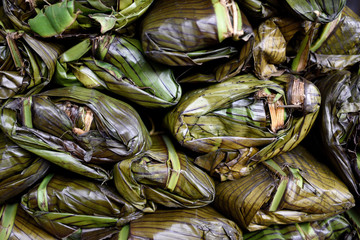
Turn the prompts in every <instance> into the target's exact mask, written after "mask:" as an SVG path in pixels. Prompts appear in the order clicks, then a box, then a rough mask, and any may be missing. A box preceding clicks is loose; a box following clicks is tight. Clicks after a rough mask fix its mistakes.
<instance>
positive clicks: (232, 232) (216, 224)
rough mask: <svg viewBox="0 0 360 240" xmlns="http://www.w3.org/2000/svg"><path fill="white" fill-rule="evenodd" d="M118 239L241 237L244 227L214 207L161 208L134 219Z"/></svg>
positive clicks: (117, 236) (114, 237) (113, 239)
mask: <svg viewBox="0 0 360 240" xmlns="http://www.w3.org/2000/svg"><path fill="white" fill-rule="evenodd" d="M115 239H188V240H195V239H214V240H215V239H229V240H230V239H231V240H237V239H242V231H241V229H240V228H239V227H238V226H237V225H236V224H235V223H234V222H233V221H231V220H229V219H227V218H225V217H224V216H222V215H221V214H220V213H218V212H217V211H215V210H214V209H213V208H212V207H210V206H206V207H200V208H195V209H166V210H165V209H162V210H157V211H156V212H154V213H151V214H145V215H144V216H143V217H141V218H138V219H136V220H134V221H131V222H130V223H129V225H127V226H124V227H123V228H122V229H121V231H120V232H119V233H118V234H116V235H114V236H113V237H112V238H111V240H115Z"/></svg>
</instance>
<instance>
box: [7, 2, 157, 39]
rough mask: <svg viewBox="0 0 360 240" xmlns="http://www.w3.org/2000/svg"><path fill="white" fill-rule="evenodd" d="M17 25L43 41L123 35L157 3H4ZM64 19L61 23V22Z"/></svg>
mask: <svg viewBox="0 0 360 240" xmlns="http://www.w3.org/2000/svg"><path fill="white" fill-rule="evenodd" d="M2 2H3V5H4V11H5V13H6V14H7V15H8V16H9V18H10V19H11V21H12V22H13V24H14V25H15V26H16V27H17V28H18V29H22V30H24V31H33V32H35V33H37V34H38V35H40V36H41V37H54V36H55V37H59V36H60V37H62V36H66V35H70V36H71V35H79V34H81V33H83V34H88V33H89V32H93V33H98V32H99V33H101V34H103V33H105V32H108V31H110V30H114V31H121V29H122V28H124V27H126V26H128V25H129V24H131V23H133V22H134V21H135V20H137V19H138V18H139V17H140V16H141V15H143V14H144V13H145V12H146V11H147V9H148V8H149V7H150V5H151V4H152V2H153V0H128V1H116V0H61V1H60V0H52V1H45V0H37V1H27V0H16V1H9V0H3V1H2ZM59 19H61V21H59Z"/></svg>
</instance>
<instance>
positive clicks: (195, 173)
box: [114, 135, 215, 212]
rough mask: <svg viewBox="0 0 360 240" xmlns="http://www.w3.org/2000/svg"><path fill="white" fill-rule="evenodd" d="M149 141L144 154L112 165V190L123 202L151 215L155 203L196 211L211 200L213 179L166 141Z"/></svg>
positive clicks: (213, 187) (163, 138) (156, 138)
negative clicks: (117, 192) (195, 209)
mask: <svg viewBox="0 0 360 240" xmlns="http://www.w3.org/2000/svg"><path fill="white" fill-rule="evenodd" d="M152 142H153V145H152V147H151V148H150V149H149V150H148V151H146V152H144V153H143V154H140V155H138V156H135V157H134V158H132V159H127V160H124V161H122V162H119V163H118V164H116V165H115V166H114V181H115V185H116V188H117V189H118V191H119V193H120V194H121V195H122V196H123V197H124V198H125V199H126V200H127V201H129V202H130V203H131V204H133V205H134V206H136V207H137V208H138V209H140V210H143V211H145V212H153V211H155V209H156V204H161V205H164V206H167V207H178V208H179V207H182V208H197V207H201V206H205V205H207V204H209V203H211V202H212V201H213V200H214V195H215V186H214V182H213V180H212V179H211V178H210V177H209V176H208V175H207V174H206V173H205V172H203V171H202V170H200V169H199V168H197V167H196V166H195V165H194V164H193V163H192V162H191V159H189V158H188V157H187V156H186V155H185V154H183V153H182V152H180V151H178V150H176V149H175V147H174V145H173V143H172V142H171V140H170V138H168V137H167V136H165V135H162V136H158V135H155V136H152Z"/></svg>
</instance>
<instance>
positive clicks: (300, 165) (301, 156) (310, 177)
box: [214, 146, 355, 231]
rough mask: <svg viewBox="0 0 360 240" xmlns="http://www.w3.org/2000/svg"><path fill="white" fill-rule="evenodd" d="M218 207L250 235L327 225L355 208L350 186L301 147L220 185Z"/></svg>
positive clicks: (217, 195)
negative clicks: (288, 226) (270, 228)
mask: <svg viewBox="0 0 360 240" xmlns="http://www.w3.org/2000/svg"><path fill="white" fill-rule="evenodd" d="M214 206H215V208H216V209H217V210H219V211H220V212H221V213H223V214H224V215H225V216H228V217H230V218H231V219H233V220H234V221H235V222H236V223H237V224H239V226H240V227H242V228H246V229H248V230H249V231H255V230H260V229H265V228H267V227H268V226H270V225H272V224H294V223H300V222H311V221H318V220H324V219H326V218H329V217H332V216H335V215H338V214H340V213H343V212H344V211H346V210H348V209H350V208H352V207H354V206H355V200H354V197H353V195H352V194H351V193H350V191H349V190H348V188H347V187H346V185H345V184H344V183H343V182H342V181H341V180H340V179H339V178H338V177H337V176H336V175H335V174H333V173H332V172H331V171H330V169H329V168H328V167H327V166H325V165H323V164H321V163H320V162H318V161H317V160H316V159H315V158H314V157H313V156H312V155H311V154H310V153H309V152H307V150H306V149H305V148H303V147H301V146H298V147H296V148H295V149H293V150H292V151H290V152H286V153H283V154H281V155H278V156H276V157H274V158H273V159H269V160H267V161H264V162H262V163H260V164H259V165H258V166H257V167H256V168H255V169H254V170H253V171H252V172H251V173H250V175H248V176H245V177H243V178H241V179H237V180H234V181H227V182H222V183H220V184H218V185H217V186H216V197H215V201H214Z"/></svg>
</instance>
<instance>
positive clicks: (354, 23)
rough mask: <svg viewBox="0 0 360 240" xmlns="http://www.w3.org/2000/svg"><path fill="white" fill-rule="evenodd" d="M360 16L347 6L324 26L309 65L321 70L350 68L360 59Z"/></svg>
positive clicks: (315, 43)
mask: <svg viewBox="0 0 360 240" xmlns="http://www.w3.org/2000/svg"><path fill="white" fill-rule="evenodd" d="M359 44H360V17H359V16H358V15H356V14H355V13H354V12H353V11H352V10H351V9H350V8H348V7H345V8H344V10H343V11H342V14H341V15H340V16H339V17H338V18H337V19H335V20H334V21H332V22H330V23H328V24H326V25H324V26H323V28H322V30H321V33H320V34H319V36H318V37H317V38H316V39H315V40H314V41H313V44H312V46H311V48H310V50H311V53H310V60H309V65H315V66H316V68H317V69H320V71H321V72H329V71H331V70H343V69H349V68H350V67H352V66H353V65H355V64H356V63H358V62H359V61H360V48H359Z"/></svg>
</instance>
